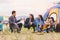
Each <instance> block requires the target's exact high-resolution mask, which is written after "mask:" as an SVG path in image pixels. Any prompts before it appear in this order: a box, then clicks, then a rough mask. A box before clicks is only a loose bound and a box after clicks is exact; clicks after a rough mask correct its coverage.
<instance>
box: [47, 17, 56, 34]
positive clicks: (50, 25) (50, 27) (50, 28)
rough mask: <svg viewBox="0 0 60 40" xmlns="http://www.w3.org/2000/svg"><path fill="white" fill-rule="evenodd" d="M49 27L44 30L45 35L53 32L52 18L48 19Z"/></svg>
mask: <svg viewBox="0 0 60 40" xmlns="http://www.w3.org/2000/svg"><path fill="white" fill-rule="evenodd" d="M49 23H50V24H49V27H47V29H46V32H47V33H49V31H51V32H53V31H55V28H54V27H55V26H54V18H53V17H50V19H49Z"/></svg>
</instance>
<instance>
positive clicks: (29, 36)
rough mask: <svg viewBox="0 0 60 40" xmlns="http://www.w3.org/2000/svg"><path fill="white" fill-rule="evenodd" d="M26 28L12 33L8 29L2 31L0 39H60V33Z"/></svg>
mask: <svg viewBox="0 0 60 40" xmlns="http://www.w3.org/2000/svg"><path fill="white" fill-rule="evenodd" d="M32 32H33V30H32V28H31V29H30V31H28V29H26V28H22V30H21V33H11V32H10V31H9V30H8V29H7V30H5V31H4V32H2V31H1V32H0V40H60V33H55V32H52V33H51V32H50V33H32Z"/></svg>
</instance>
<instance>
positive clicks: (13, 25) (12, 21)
mask: <svg viewBox="0 0 60 40" xmlns="http://www.w3.org/2000/svg"><path fill="white" fill-rule="evenodd" d="M15 16H16V11H12V16H10V17H9V26H10V29H11V32H13V31H14V28H16V29H17V32H18V33H20V31H21V28H22V23H19V24H17V22H20V20H21V19H20V20H17V19H16V17H15Z"/></svg>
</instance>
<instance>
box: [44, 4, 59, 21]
mask: <svg viewBox="0 0 60 40" xmlns="http://www.w3.org/2000/svg"><path fill="white" fill-rule="evenodd" d="M52 8H58V9H59V8H60V4H57V5H55V6H53V7H51V8H49V9H48V10H47V11H46V13H45V14H44V16H43V18H44V20H46V18H47V16H48V15H49V11H50V10H51V9H52Z"/></svg>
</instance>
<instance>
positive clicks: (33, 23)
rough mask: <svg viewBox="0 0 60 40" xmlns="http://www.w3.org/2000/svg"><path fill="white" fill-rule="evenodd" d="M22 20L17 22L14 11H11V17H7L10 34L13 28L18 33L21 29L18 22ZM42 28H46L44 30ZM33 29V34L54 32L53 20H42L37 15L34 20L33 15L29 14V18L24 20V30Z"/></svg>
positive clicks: (50, 18) (40, 16)
mask: <svg viewBox="0 0 60 40" xmlns="http://www.w3.org/2000/svg"><path fill="white" fill-rule="evenodd" d="M21 20H22V19H20V20H17V19H16V11H12V16H10V17H9V26H10V29H11V32H13V31H14V28H16V29H17V32H18V33H20V31H21V28H22V23H18V22H20V21H21ZM44 26H46V27H45V28H44ZM31 27H32V28H33V30H34V32H47V33H49V32H50V31H51V32H53V31H54V30H55V28H54V27H55V25H54V18H53V17H48V19H47V20H44V19H43V17H42V15H38V17H37V18H34V15H33V14H29V17H28V18H26V19H25V20H24V28H28V30H29V29H30V28H31Z"/></svg>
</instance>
